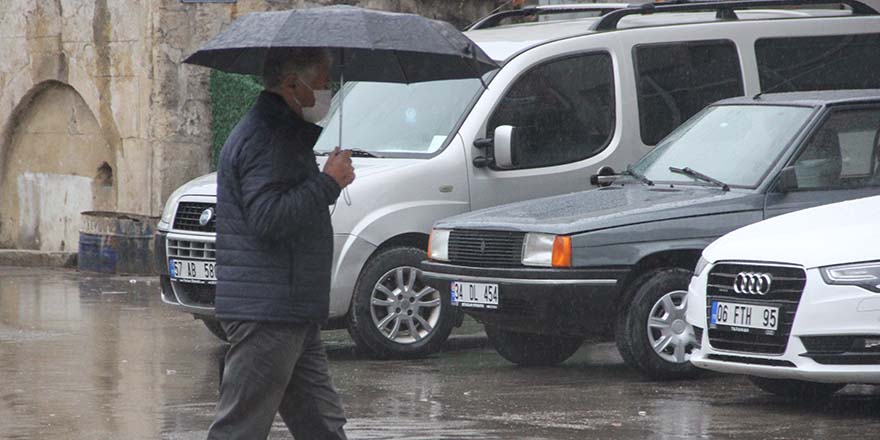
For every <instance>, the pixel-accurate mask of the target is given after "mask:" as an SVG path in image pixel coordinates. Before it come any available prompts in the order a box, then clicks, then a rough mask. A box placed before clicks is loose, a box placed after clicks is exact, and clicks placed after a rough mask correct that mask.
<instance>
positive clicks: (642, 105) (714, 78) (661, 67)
mask: <svg viewBox="0 0 880 440" xmlns="http://www.w3.org/2000/svg"><path fill="white" fill-rule="evenodd" d="M634 57H635V65H636V81H637V90H638V94H639V96H638V103H639V123H640V124H639V125H640V127H641V136H642V142H644V143H645V144H646V145H654V144H656V143H657V142H659V141H660V139H663V137H664V136H666V135H667V134H669V133H670V132H671V131H672V130H673V129H675V128H676V127H678V126H679V125H681V124H682V123H683V122H684V121H687V120H688V118H690V117H691V116H693V115H695V114H696V113H697V112H699V111H700V110H702V109H703V108H704V107H706V106H707V105H709V104H711V103H713V102H715V101H718V100H719V99H724V98H730V97H732V96H741V95H742V94H743V93H744V91H743V83H742V69H741V68H740V62H739V56H738V54H737V50H736V45H734V43H733V42H732V41H729V40H711V41H686V42H676V43H661V44H646V45H639V46H636V47H635V49H634Z"/></svg>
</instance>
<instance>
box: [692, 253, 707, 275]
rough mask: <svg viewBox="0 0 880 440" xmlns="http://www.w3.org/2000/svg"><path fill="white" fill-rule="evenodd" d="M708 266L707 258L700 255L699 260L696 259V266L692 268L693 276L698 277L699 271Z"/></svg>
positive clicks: (701, 271)
mask: <svg viewBox="0 0 880 440" xmlns="http://www.w3.org/2000/svg"><path fill="white" fill-rule="evenodd" d="M707 267H709V260H707V259H706V257H703V256H702V255H700V260H699V261H697V267H695V268H694V276H695V277H698V276H700V274H701V273H703V271H704V270H706V268H707Z"/></svg>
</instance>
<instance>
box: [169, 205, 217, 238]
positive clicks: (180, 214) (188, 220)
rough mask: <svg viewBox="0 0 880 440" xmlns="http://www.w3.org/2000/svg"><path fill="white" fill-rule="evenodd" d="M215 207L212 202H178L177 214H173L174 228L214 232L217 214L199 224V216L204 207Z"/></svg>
mask: <svg viewBox="0 0 880 440" xmlns="http://www.w3.org/2000/svg"><path fill="white" fill-rule="evenodd" d="M208 208H212V209H216V207H215V204H214V203H204V202H180V204H178V205H177V214H176V215H175V216H174V229H177V230H181V231H196V232H215V231H216V230H217V216H216V215H213V216H212V217H211V221H210V222H208V224H207V225H204V226H202V225H201V224H199V217H201V216H202V212H204V211H205V210H206V209H208Z"/></svg>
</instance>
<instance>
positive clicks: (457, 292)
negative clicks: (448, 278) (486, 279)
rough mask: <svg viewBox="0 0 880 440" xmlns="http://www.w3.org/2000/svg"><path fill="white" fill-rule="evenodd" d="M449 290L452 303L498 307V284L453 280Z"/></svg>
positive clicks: (465, 305) (462, 305) (490, 307)
mask: <svg viewBox="0 0 880 440" xmlns="http://www.w3.org/2000/svg"><path fill="white" fill-rule="evenodd" d="M449 292H450V295H451V301H452V304H453V305H457V306H461V307H476V308H483V309H497V308H498V285H497V284H483V283H466V282H462V281H453V282H452V283H450V286H449Z"/></svg>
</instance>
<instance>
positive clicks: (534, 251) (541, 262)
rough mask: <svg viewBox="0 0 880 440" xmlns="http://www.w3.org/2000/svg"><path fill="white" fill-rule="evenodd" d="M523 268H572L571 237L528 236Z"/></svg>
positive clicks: (534, 234)
mask: <svg viewBox="0 0 880 440" xmlns="http://www.w3.org/2000/svg"><path fill="white" fill-rule="evenodd" d="M522 264H523V266H537V267H571V237H568V236H564V235H552V234H537V233H529V234H526V238H525V241H524V242H523V255H522Z"/></svg>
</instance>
